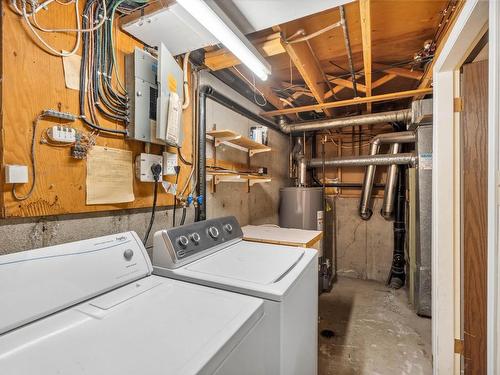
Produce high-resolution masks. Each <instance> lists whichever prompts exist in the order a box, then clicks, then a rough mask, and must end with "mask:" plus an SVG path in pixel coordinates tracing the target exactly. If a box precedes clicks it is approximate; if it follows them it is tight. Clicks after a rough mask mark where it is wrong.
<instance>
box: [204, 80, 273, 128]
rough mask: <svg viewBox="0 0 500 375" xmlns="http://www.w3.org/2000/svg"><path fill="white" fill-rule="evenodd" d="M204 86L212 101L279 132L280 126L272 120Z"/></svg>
mask: <svg viewBox="0 0 500 375" xmlns="http://www.w3.org/2000/svg"><path fill="white" fill-rule="evenodd" d="M204 88H206V89H205V90H206V91H207V92H206V96H207V97H208V98H210V99H212V100H213V101H214V102H216V103H219V104H221V105H223V106H224V107H226V108H228V109H230V110H232V111H234V112H236V113H239V114H240V115H242V116H245V117H246V118H248V119H250V120H252V121H254V122H256V123H258V124H260V125H262V126H265V127H267V128H271V129H274V130H277V131H279V132H281V129H280V127H279V126H278V125H277V124H276V123H274V122H273V121H271V120H268V119H266V118H264V117H261V116H259V115H257V114H255V113H253V112H252V111H249V110H248V109H246V108H245V107H244V106H242V105H240V104H239V103H236V102H235V101H233V100H232V99H229V98H228V97H227V96H225V95H222V94H221V93H220V92H218V91H216V90H215V89H214V88H213V87H211V86H203V87H202V90H203V89H204Z"/></svg>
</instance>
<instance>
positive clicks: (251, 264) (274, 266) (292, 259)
mask: <svg viewBox="0 0 500 375" xmlns="http://www.w3.org/2000/svg"><path fill="white" fill-rule="evenodd" d="M303 256H304V250H303V249H301V248H294V247H285V246H272V245H271V246H268V245H263V244H258V243H255V242H249V241H240V242H238V243H236V244H234V245H232V246H229V247H228V248H226V249H224V250H221V251H219V252H217V253H214V254H212V255H210V256H208V257H205V258H203V259H200V260H198V261H196V262H193V263H191V264H189V265H188V266H186V269H187V270H189V271H193V272H199V273H202V274H206V275H213V276H218V277H223V278H227V279H233V280H236V281H238V280H239V281H243V282H250V283H256V284H261V285H269V284H272V283H275V282H277V281H279V280H280V279H281V278H283V276H285V275H286V274H287V273H288V272H289V271H290V270H291V269H293V267H294V266H295V265H296V264H297V263H298V262H299V261H300V259H301V258H302V257H303Z"/></svg>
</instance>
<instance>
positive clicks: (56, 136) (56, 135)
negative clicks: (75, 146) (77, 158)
mask: <svg viewBox="0 0 500 375" xmlns="http://www.w3.org/2000/svg"><path fill="white" fill-rule="evenodd" d="M47 134H48V136H49V138H50V139H51V140H52V141H54V142H60V143H75V142H76V130H75V129H73V128H70V127H69V126H61V125H54V126H53V127H51V128H50V129H49V131H48V132H47Z"/></svg>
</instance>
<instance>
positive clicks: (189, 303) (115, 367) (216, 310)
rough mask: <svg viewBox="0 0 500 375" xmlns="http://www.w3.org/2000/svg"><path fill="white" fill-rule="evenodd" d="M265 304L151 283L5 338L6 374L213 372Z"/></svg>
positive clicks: (2, 361) (0, 345)
mask: <svg viewBox="0 0 500 375" xmlns="http://www.w3.org/2000/svg"><path fill="white" fill-rule="evenodd" d="M262 316H263V301H262V300H261V299H257V298H253V297H249V296H244V295H239V294H236V293H230V292H226V291H222V290H217V289H213V288H207V287H203V286H199V285H194V284H189V283H184V282H180V281H177V280H171V279H167V278H163V277H157V276H149V277H146V278H144V279H141V280H138V281H135V282H133V283H131V284H128V285H126V286H124V287H121V288H119V289H116V290H114V291H112V292H109V293H107V294H104V295H101V296H99V297H97V298H94V299H91V300H89V301H86V302H83V303H81V304H79V305H76V306H73V307H72V308H70V309H66V310H63V311H61V312H59V313H56V314H53V315H50V316H48V317H45V318H43V319H41V320H38V321H35V322H32V323H31V324H29V325H27V326H23V327H20V328H17V329H16V330H13V331H10V332H7V333H5V334H3V335H0V368H1V369H2V374H6V375H11V374H12V375H14V374H15V375H32V374H41V375H48V374H56V373H57V374H72V375H91V374H92V375H95V374H107V375H136V374H148V375H160V374H161V375H194V374H198V373H207V374H208V373H210V374H211V373H213V372H215V371H216V369H217V368H218V367H219V366H220V365H221V363H223V362H224V360H225V359H226V358H227V356H228V355H229V354H230V353H231V352H232V351H233V350H234V348H235V347H236V345H238V343H239V342H241V340H242V339H243V338H244V337H245V336H246V335H247V334H248V332H249V331H250V330H251V329H252V327H254V326H255V325H256V324H258V322H259V321H260V319H261V317H262Z"/></svg>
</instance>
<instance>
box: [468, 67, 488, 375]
mask: <svg viewBox="0 0 500 375" xmlns="http://www.w3.org/2000/svg"><path fill="white" fill-rule="evenodd" d="M463 100H464V111H463V113H462V129H463V202H462V205H463V241H464V243H463V254H464V255H463V256H464V262H463V263H464V269H463V272H464V275H463V281H464V349H465V350H464V364H465V374H467V375H468V374H471V375H483V374H486V336H487V327H486V305H487V302H486V300H487V286H486V283H487V280H486V275H487V226H488V224H487V211H488V207H487V204H488V196H487V194H488V192H487V185H488V183H487V182H488V148H487V147H488V146H487V145H488V61H482V62H478V63H472V64H467V65H464V67H463Z"/></svg>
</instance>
